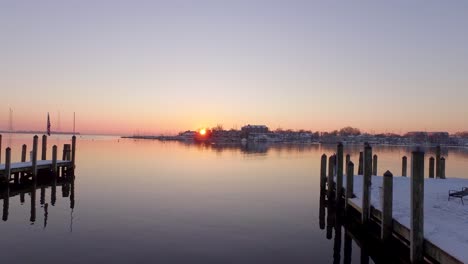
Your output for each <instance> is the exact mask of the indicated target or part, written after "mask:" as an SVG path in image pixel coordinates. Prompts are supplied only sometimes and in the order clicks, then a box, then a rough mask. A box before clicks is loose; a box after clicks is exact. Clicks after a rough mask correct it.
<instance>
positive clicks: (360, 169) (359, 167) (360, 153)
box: [358, 151, 364, 175]
mask: <svg viewBox="0 0 468 264" xmlns="http://www.w3.org/2000/svg"><path fill="white" fill-rule="evenodd" d="M363 155H364V153H363V152H362V151H361V152H359V165H358V175H362V174H363V166H362V163H363V162H364V160H363V159H364V158H363Z"/></svg>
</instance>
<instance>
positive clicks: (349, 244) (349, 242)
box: [343, 232, 353, 264]
mask: <svg viewBox="0 0 468 264" xmlns="http://www.w3.org/2000/svg"><path fill="white" fill-rule="evenodd" d="M352 252H353V239H352V238H351V236H350V235H349V234H348V232H345V235H344V257H343V264H351V258H352Z"/></svg>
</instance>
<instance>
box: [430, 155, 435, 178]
mask: <svg viewBox="0 0 468 264" xmlns="http://www.w3.org/2000/svg"><path fill="white" fill-rule="evenodd" d="M434 162H435V160H434V157H431V158H429V178H434Z"/></svg>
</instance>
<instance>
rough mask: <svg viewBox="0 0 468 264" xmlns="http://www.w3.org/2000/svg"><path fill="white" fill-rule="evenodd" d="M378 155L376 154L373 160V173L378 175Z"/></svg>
mask: <svg viewBox="0 0 468 264" xmlns="http://www.w3.org/2000/svg"><path fill="white" fill-rule="evenodd" d="M377 159H378V158H377V155H374V159H373V160H372V175H374V176H377Z"/></svg>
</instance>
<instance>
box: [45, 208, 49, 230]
mask: <svg viewBox="0 0 468 264" xmlns="http://www.w3.org/2000/svg"><path fill="white" fill-rule="evenodd" d="M48 216H49V204H45V205H44V229H45V228H46V227H47V219H48Z"/></svg>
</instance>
